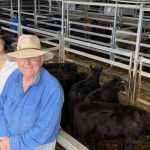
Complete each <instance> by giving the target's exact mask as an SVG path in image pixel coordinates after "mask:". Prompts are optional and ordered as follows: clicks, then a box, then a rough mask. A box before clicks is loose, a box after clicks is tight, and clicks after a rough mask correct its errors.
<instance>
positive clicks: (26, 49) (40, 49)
mask: <svg viewBox="0 0 150 150" xmlns="http://www.w3.org/2000/svg"><path fill="white" fill-rule="evenodd" d="M27 49H35V50H41V49H39V48H31V47H30V48H22V49H18V50H17V51H22V50H27Z"/></svg>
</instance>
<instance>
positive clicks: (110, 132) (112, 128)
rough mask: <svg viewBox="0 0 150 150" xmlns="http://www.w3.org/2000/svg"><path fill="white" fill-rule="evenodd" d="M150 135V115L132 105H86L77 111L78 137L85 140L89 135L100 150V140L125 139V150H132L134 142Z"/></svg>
mask: <svg viewBox="0 0 150 150" xmlns="http://www.w3.org/2000/svg"><path fill="white" fill-rule="evenodd" d="M148 133H150V113H149V112H146V111H144V110H142V109H139V108H137V107H135V106H131V105H122V104H113V103H100V102H82V103H79V104H77V105H76V106H75V108H74V134H75V135H76V136H77V137H78V138H79V139H82V140H83V139H85V138H86V137H87V136H88V135H89V134H90V135H92V137H93V140H94V146H93V149H94V150H95V149H96V143H97V142H96V141H97V139H98V138H101V139H105V138H116V137H118V138H122V140H123V150H132V144H133V141H134V140H135V139H136V138H138V137H139V136H141V135H144V134H148Z"/></svg>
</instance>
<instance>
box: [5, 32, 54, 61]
mask: <svg viewBox="0 0 150 150" xmlns="http://www.w3.org/2000/svg"><path fill="white" fill-rule="evenodd" d="M43 55H44V56H45V58H46V59H49V60H51V59H52V58H53V57H54V54H53V53H51V52H48V51H44V50H42V49H41V42H40V39H39V38H38V37H37V36H35V35H25V34H24V35H21V36H20V37H19V38H18V44H17V49H16V51H14V52H11V53H7V54H6V57H7V58H8V59H10V60H12V61H13V60H15V59H17V58H32V57H39V56H43Z"/></svg>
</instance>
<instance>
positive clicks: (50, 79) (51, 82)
mask: <svg viewBox="0 0 150 150" xmlns="http://www.w3.org/2000/svg"><path fill="white" fill-rule="evenodd" d="M42 74H43V79H44V81H45V83H46V84H47V85H53V86H59V85H60V83H59V81H58V79H57V78H56V77H55V76H53V75H52V74H50V73H49V72H48V71H47V70H46V69H44V68H42ZM48 83H49V84H48Z"/></svg>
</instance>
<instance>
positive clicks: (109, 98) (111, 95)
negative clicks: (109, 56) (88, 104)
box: [84, 77, 125, 103]
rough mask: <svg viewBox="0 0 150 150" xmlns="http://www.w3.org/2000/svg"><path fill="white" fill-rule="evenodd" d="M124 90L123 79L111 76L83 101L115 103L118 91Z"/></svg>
mask: <svg viewBox="0 0 150 150" xmlns="http://www.w3.org/2000/svg"><path fill="white" fill-rule="evenodd" d="M124 90H125V87H124V81H123V80H122V79H121V78H120V77H113V79H112V80H110V81H109V82H108V83H107V84H106V85H103V86H102V87H100V88H98V89H96V90H94V91H92V92H91V93H89V94H88V95H87V96H86V98H85V100H84V101H100V102H110V103H117V102H118V92H119V91H124Z"/></svg>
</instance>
